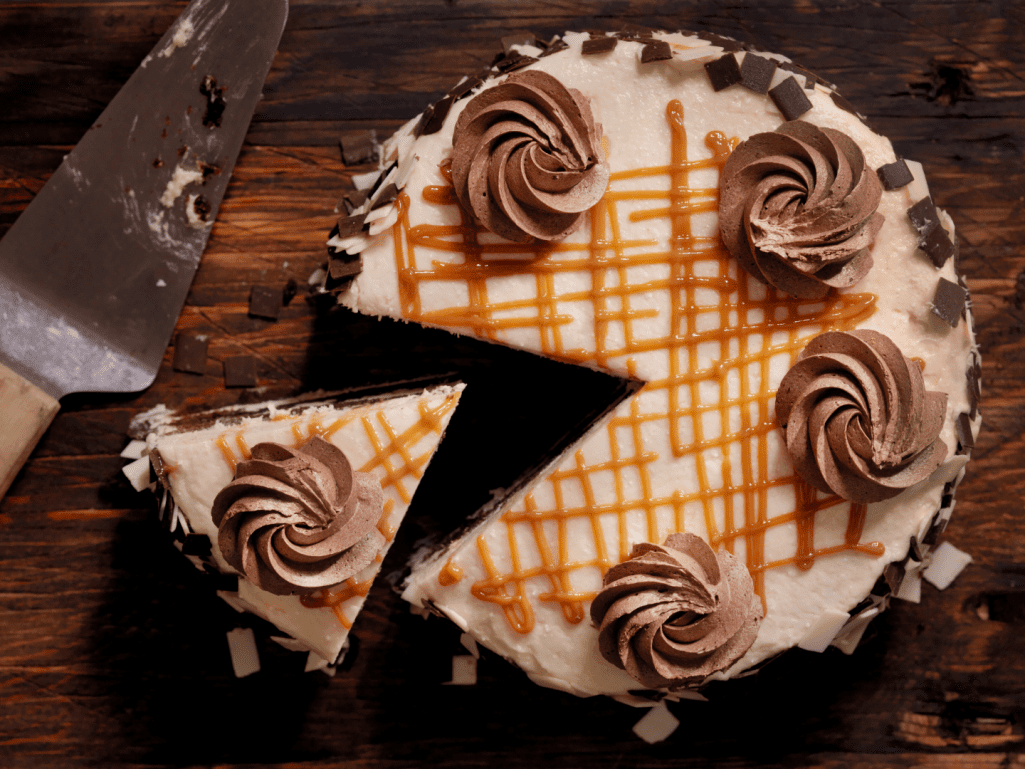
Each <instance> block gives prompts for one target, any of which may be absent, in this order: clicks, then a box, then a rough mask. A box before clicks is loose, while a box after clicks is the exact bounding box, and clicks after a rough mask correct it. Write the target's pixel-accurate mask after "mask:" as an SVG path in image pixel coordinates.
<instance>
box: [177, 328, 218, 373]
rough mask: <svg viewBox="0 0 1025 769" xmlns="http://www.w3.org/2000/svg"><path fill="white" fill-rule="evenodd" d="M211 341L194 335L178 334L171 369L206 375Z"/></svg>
mask: <svg viewBox="0 0 1025 769" xmlns="http://www.w3.org/2000/svg"><path fill="white" fill-rule="evenodd" d="M209 344H210V340H209V339H207V338H206V337H202V338H200V337H198V336H195V335H194V334H178V336H177V337H176V338H175V340H174V357H173V358H172V360H171V368H173V369H174V370H175V371H184V372H186V373H188V374H205V373H206V352H207V347H208V346H209Z"/></svg>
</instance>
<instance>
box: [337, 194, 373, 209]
mask: <svg viewBox="0 0 1025 769" xmlns="http://www.w3.org/2000/svg"><path fill="white" fill-rule="evenodd" d="M366 202H367V193H365V192H363V190H351V191H349V192H346V193H345V194H344V195H343V196H342V199H341V201H340V203H341V204H342V205H341V206H340V207H344V208H345V213H347V214H350V215H351V214H352V212H353V211H355V210H356V209H357V208H359V207H360V206H361V205H363V204H364V203H366Z"/></svg>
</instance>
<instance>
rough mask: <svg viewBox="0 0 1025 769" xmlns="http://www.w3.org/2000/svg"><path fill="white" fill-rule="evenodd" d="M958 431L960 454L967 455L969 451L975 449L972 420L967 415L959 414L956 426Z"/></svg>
mask: <svg viewBox="0 0 1025 769" xmlns="http://www.w3.org/2000/svg"><path fill="white" fill-rule="evenodd" d="M954 427H955V429H956V430H957V442H958V443H959V444H960V448H959V449H958V452H957V453H958V454H966V453H968V452H967V449H974V448H975V436H974V435H972V418H971V417H970V416H968V415H967V414H964V413H962V414H958V416H957V422H956V423H955V424H954Z"/></svg>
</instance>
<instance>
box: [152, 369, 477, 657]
mask: <svg viewBox="0 0 1025 769" xmlns="http://www.w3.org/2000/svg"><path fill="white" fill-rule="evenodd" d="M462 390H463V385H462V384H458V385H444V386H437V387H431V388H429V389H424V390H420V391H405V392H392V393H389V394H386V395H383V396H380V395H379V396H373V397H364V398H356V399H349V400H346V399H343V398H340V397H337V396H334V397H332V396H322V395H319V396H314V397H315V399H311V398H307V399H293V400H287V401H278V402H270V403H265V404H259V405H256V406H248V407H236V408H229V409H219V410H214V411H207V412H202V413H191V414H175V413H173V412H169V411H167V410H166V409H164V408H163V407H158V408H157V409H155V410H152V411H150V412H147V413H145V414H141V415H139V416H138V417H136V419H135V421H134V423H133V428H132V432H133V434H135V435H141V434H145V435H146V439H145V440H146V451H147V455H148V458H149V461H150V463H151V464H152V467H153V469H154V471H155V473H156V476H157V479H158V490H157V491H158V493H161V494H163V500H162V502H161V510H162V514H163V515H165V516H168V517H169V521H170V528H171V530H172V532H176V533H177V535H178V541H179V542H180V543H181V544H180V547H181V549H182V551H183V552H184V553H185V554H186V555H188V557H189V558H190V559H191V560H192V561H193V562H194V563H195V565H196V566H197V567H199V568H202V569H206V570H208V571H209V570H215V571H216V572H219V573H221V574H224V575H236V576H237V588H235V589H232V588H234V585H229V586H228V589H225V590H221V591H218V594H219V595H220V596H221V597H222V598H224V600H225V601H227V602H228V603H229V604H231V605H232V606H233V607H234V608H236V609H239V610H244V611H249V612H252V613H253V614H256V615H258V616H260V617H262V618H264V619H265V620H267V621H269V622H271V623H272V624H274V625H275V626H276V627H277V628H278V630H280V631H281V632H282V634H284V635H285V636H287V638H285V639H283V640H284V644H285V645H286V646H288V648H291V649H293V650H297V651H301V650H308V651H311V652H314V653H315V654H316V655H318V656H319V657H320V658H321V659H322V660H324V661H326V662H327V664H329V665H330V664H335V663H336V662H337V661H338V660H339V656H340V654H341V653H342V652H343V651H344V649H345V648H346V642H347V638H348V634H349V629H350V628H351V627H352V624H353V622H354V621H355V619H356V615H357V614H359V611H360V609H361V608H362V606H363V602H364V601H365V599H366V596H367V592H368V591H369V589H370V586H371V584H372V583H373V581H374V578H375V577H376V575H377V573H378V572H379V571H380V568H381V563H382V561H383V560H384V557H385V555H386V553H387V552H388V548H389V546H390V545H391V543H392V541H393V539H394V537H395V533H396V531H397V530H398V528H399V526H400V525H401V523H402V519H403V517H404V516H405V515H406V511H407V510H408V508H409V504H410V502H411V500H412V499H413V495H414V494H415V493H416V490H417V486H418V485H419V483H420V479H421V478H422V477H423V473H424V471H425V470H426V468H427V465H428V463H429V462H430V460H431V457H432V456H433V455H434V452H435V451H436V449H437V448H438V445H439V443H440V441H441V438H442V436H443V434H444V432H445V428H446V427H447V425H448V423H449V420H450V419H451V417H452V413H453V411H454V410H455V407H456V405H457V404H458V402H459V397H460V395H461V393H462ZM282 468H284V469H282ZM311 468H312V469H311ZM324 468H328V469H327V470H325V469H324ZM233 478H234V479H235V480H234V481H233ZM338 478H341V480H335V479H338ZM343 487H344V488H343ZM339 489H340V491H339ZM336 492H337V493H336ZM338 495H341V496H338ZM342 497H344V499H343V498H342ZM311 500H312V501H311ZM346 500H350V501H349V503H348V504H345V502H346ZM300 503H302V504H301V505H300ZM300 506H302V507H303V510H302V511H301V513H297V512H296V510H297V509H298V508H299V507H300ZM326 510H330V511H332V512H333V515H331V514H329V513H327V512H324V511H326ZM290 516H291V517H290ZM297 516H298V517H297ZM302 516H305V517H302ZM317 516H320V518H319V519H318V518H317ZM342 524H344V526H342ZM340 526H341V528H340ZM345 527H348V529H346V528H345ZM318 531H320V534H317V532H318ZM229 581H233V580H231V579H230V576H229Z"/></svg>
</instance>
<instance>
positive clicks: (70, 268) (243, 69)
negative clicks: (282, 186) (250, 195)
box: [0, 0, 288, 498]
mask: <svg viewBox="0 0 1025 769" xmlns="http://www.w3.org/2000/svg"><path fill="white" fill-rule="evenodd" d="M287 15H288V1H287V0H192V2H190V3H189V5H188V6H186V8H185V10H184V11H182V13H181V15H180V16H179V17H178V19H177V20H176V21H175V23H174V24H172V25H171V28H170V29H168V30H167V32H166V33H165V34H164V36H163V37H162V38H161V39H160V40H159V42H158V43H157V44H156V46H155V47H154V48H153V50H152V52H150V54H149V55H148V56H147V57H146V58H145V59H144V60H143V61H142V63H141V64H140V65H139V68H138V69H137V70H136V71H135V73H134V74H133V75H132V76H131V78H129V80H128V82H127V83H125V85H124V86H123V87H122V89H121V90H120V91H119V92H118V94H117V95H116V96H115V97H114V99H113V100H112V101H111V102H110V104H109V105H108V106H107V108H106V109H105V110H104V111H103V112H102V114H101V115H100V116H99V118H97V119H96V121H95V122H94V123H93V125H92V126H91V127H90V128H89V130H88V131H87V132H86V134H85V136H84V137H83V138H82V140H81V141H80V142H79V143H78V144H77V145H76V146H75V148H74V149H73V150H72V151H71V152H70V153H69V154H68V155H66V156H65V158H64V160H63V162H62V163H61V165H60V166H59V167H58V168H57V170H56V171H55V172H54V174H53V176H52V177H51V178H50V180H49V181H48V182H47V183H46V185H45V186H44V187H43V188H42V189H41V190H40V191H39V193H38V194H37V195H36V197H35V198H34V199H33V200H32V202H31V203H30V204H29V205H28V207H27V208H26V209H25V211H24V212H23V213H22V214H21V216H20V217H18V219H17V220H16V221H15V222H14V224H13V225H12V227H11V229H10V230H9V231H8V233H7V235H6V236H5V237H4V238H3V240H0V498H2V497H3V495H4V494H5V493H6V491H7V489H8V487H9V486H10V484H11V482H12V481H13V480H14V477H15V475H16V474H17V472H18V470H19V469H20V468H21V466H22V464H24V462H25V461H26V460H27V459H28V456H29V455H30V454H31V452H32V449H33V448H34V447H35V445H36V443H37V442H38V441H39V439H40V438H41V437H42V435H43V433H44V432H45V431H46V428H47V427H48V426H49V424H50V423H51V421H52V420H53V418H54V417H55V416H56V414H57V411H58V410H59V408H60V403H59V399H60V398H61V397H63V396H64V395H67V394H68V393H72V392H135V391H138V390H142V389H145V388H146V387H148V386H149V385H150V383H151V382H152V381H153V379H154V377H155V376H156V373H157V369H158V368H159V366H160V362H161V360H162V359H163V356H164V352H165V350H166V349H167V344H168V342H169V340H170V337H171V333H172V332H173V331H174V326H175V323H176V322H177V319H178V315H179V314H180V312H181V308H182V305H183V304H184V302H185V297H186V295H187V294H188V291H189V286H190V285H191V283H192V277H193V275H194V274H195V271H196V267H197V266H198V264H199V259H200V256H201V255H202V253H203V249H204V248H205V247H206V243H207V240H208V238H209V236H210V229H211V227H212V226H213V222H214V220H215V218H216V216H217V211H218V209H219V208H220V204H221V200H222V198H223V196H224V192H225V190H226V189H227V186H228V180H229V178H230V176H231V172H232V170H233V168H234V165H235V160H236V159H237V157H238V153H239V150H240V149H241V146H242V141H243V139H244V138H245V135H246V132H247V131H248V128H249V123H250V121H251V120H252V115H253V112H254V110H255V108H256V103H257V102H258V101H259V99H260V97H261V93H262V90H263V84H264V81H265V80H266V77H267V72H268V71H269V69H270V65H271V62H272V60H273V58H274V54H275V52H276V50H277V47H278V43H279V41H280V39H281V33H282V32H283V30H284V26H285V20H286V18H287Z"/></svg>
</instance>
